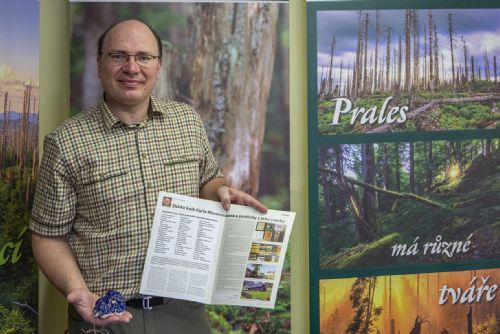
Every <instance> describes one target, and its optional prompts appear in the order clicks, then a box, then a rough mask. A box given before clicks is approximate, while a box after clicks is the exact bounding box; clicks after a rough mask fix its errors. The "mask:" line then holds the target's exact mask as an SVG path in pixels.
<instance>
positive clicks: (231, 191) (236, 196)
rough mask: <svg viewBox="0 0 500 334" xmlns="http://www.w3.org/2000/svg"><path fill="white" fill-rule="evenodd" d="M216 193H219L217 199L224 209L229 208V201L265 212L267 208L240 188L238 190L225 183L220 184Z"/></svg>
mask: <svg viewBox="0 0 500 334" xmlns="http://www.w3.org/2000/svg"><path fill="white" fill-rule="evenodd" d="M217 194H218V195H219V199H220V201H221V203H222V206H223V207H224V210H226V211H227V210H229V207H230V206H231V203H235V204H241V205H247V206H251V207H252V208H254V209H256V210H257V211H259V212H262V213H266V212H267V208H266V207H265V206H264V204H262V203H261V202H259V201H258V200H256V199H255V198H254V197H253V196H251V195H249V194H247V193H244V192H243V191H241V190H238V189H236V188H233V187H229V186H226V185H222V186H220V187H219V188H218V189H217Z"/></svg>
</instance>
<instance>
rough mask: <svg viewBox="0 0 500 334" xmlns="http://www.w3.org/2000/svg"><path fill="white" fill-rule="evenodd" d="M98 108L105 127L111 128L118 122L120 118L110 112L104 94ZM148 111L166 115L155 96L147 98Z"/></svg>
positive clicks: (151, 113)
mask: <svg viewBox="0 0 500 334" xmlns="http://www.w3.org/2000/svg"><path fill="white" fill-rule="evenodd" d="M99 109H100V110H101V115H102V119H103V121H104V125H105V126H106V128H107V129H112V128H113V126H114V125H115V124H117V123H120V119H118V117H116V116H115V115H114V114H113V113H112V112H111V110H110V109H109V107H108V105H107V103H106V101H105V100H104V94H103V96H102V99H101V102H100V103H99ZM148 113H149V114H150V115H158V114H160V115H164V116H166V114H167V110H165V109H164V108H162V107H161V103H160V101H159V99H158V98H157V97H154V96H152V95H151V96H150V100H149V111H148Z"/></svg>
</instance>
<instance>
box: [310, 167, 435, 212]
mask: <svg viewBox="0 0 500 334" xmlns="http://www.w3.org/2000/svg"><path fill="white" fill-rule="evenodd" d="M319 171H320V172H324V173H329V174H332V175H335V176H336V177H343V179H344V180H346V181H347V182H349V183H352V184H355V185H357V186H361V187H363V188H367V189H371V190H374V191H376V192H379V193H382V194H386V195H389V196H394V197H397V198H402V199H407V200H413V201H417V202H420V203H423V204H426V205H430V206H433V207H436V208H444V207H445V206H444V205H442V204H440V203H437V202H434V201H431V200H430V199H428V198H425V197H422V196H418V195H416V194H412V193H399V192H397V191H392V190H387V189H383V188H379V187H377V186H375V185H373V184H369V183H365V182H362V181H359V180H356V179H353V178H350V177H348V176H345V175H343V174H341V173H339V172H337V171H336V170H333V169H329V168H324V167H319Z"/></svg>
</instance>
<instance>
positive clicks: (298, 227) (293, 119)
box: [289, 0, 309, 334]
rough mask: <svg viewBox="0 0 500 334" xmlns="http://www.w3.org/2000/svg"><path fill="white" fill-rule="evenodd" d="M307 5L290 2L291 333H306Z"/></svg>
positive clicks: (307, 303) (307, 268) (298, 0)
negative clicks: (292, 220)
mask: <svg viewBox="0 0 500 334" xmlns="http://www.w3.org/2000/svg"><path fill="white" fill-rule="evenodd" d="M305 9H306V2H305V0H293V1H290V22H289V27H290V148H291V149H290V165H291V168H290V200H291V208H292V210H293V211H295V212H297V215H296V217H295V223H294V227H293V233H292V239H291V247H292V252H291V253H292V267H291V273H292V279H291V281H292V290H291V299H292V310H291V318H292V333H293V334H304V333H308V332H309V289H308V288H307V287H308V286H309V275H308V273H309V265H308V240H309V239H308V237H307V235H308V230H309V228H308V227H309V226H308V211H307V207H308V203H307V199H308V194H307V183H308V182H307V112H306V110H307V101H306V89H307V86H306V67H305V64H306V56H307V55H306V47H305V46H306V31H305V27H306V11H305Z"/></svg>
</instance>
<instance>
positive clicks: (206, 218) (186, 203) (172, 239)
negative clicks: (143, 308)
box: [140, 192, 225, 303]
mask: <svg viewBox="0 0 500 334" xmlns="http://www.w3.org/2000/svg"><path fill="white" fill-rule="evenodd" d="M224 215H225V211H224V209H223V208H222V205H221V204H220V203H218V202H213V201H207V200H202V199H198V198H193V197H188V196H182V195H176V194H172V193H165V192H161V193H160V194H159V196H158V201H157V205H156V211H155V216H154V220H153V227H152V230H151V237H150V240H149V246H148V252H147V256H146V261H145V264H144V271H143V275H142V280H141V288H140V293H142V294H145V295H153V296H161V297H170V298H177V299H184V300H190V301H196V302H201V303H209V302H210V296H211V294H212V287H213V285H214V277H215V270H216V264H217V261H218V254H219V251H218V247H219V244H220V240H221V238H222V232H223V220H224Z"/></svg>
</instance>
